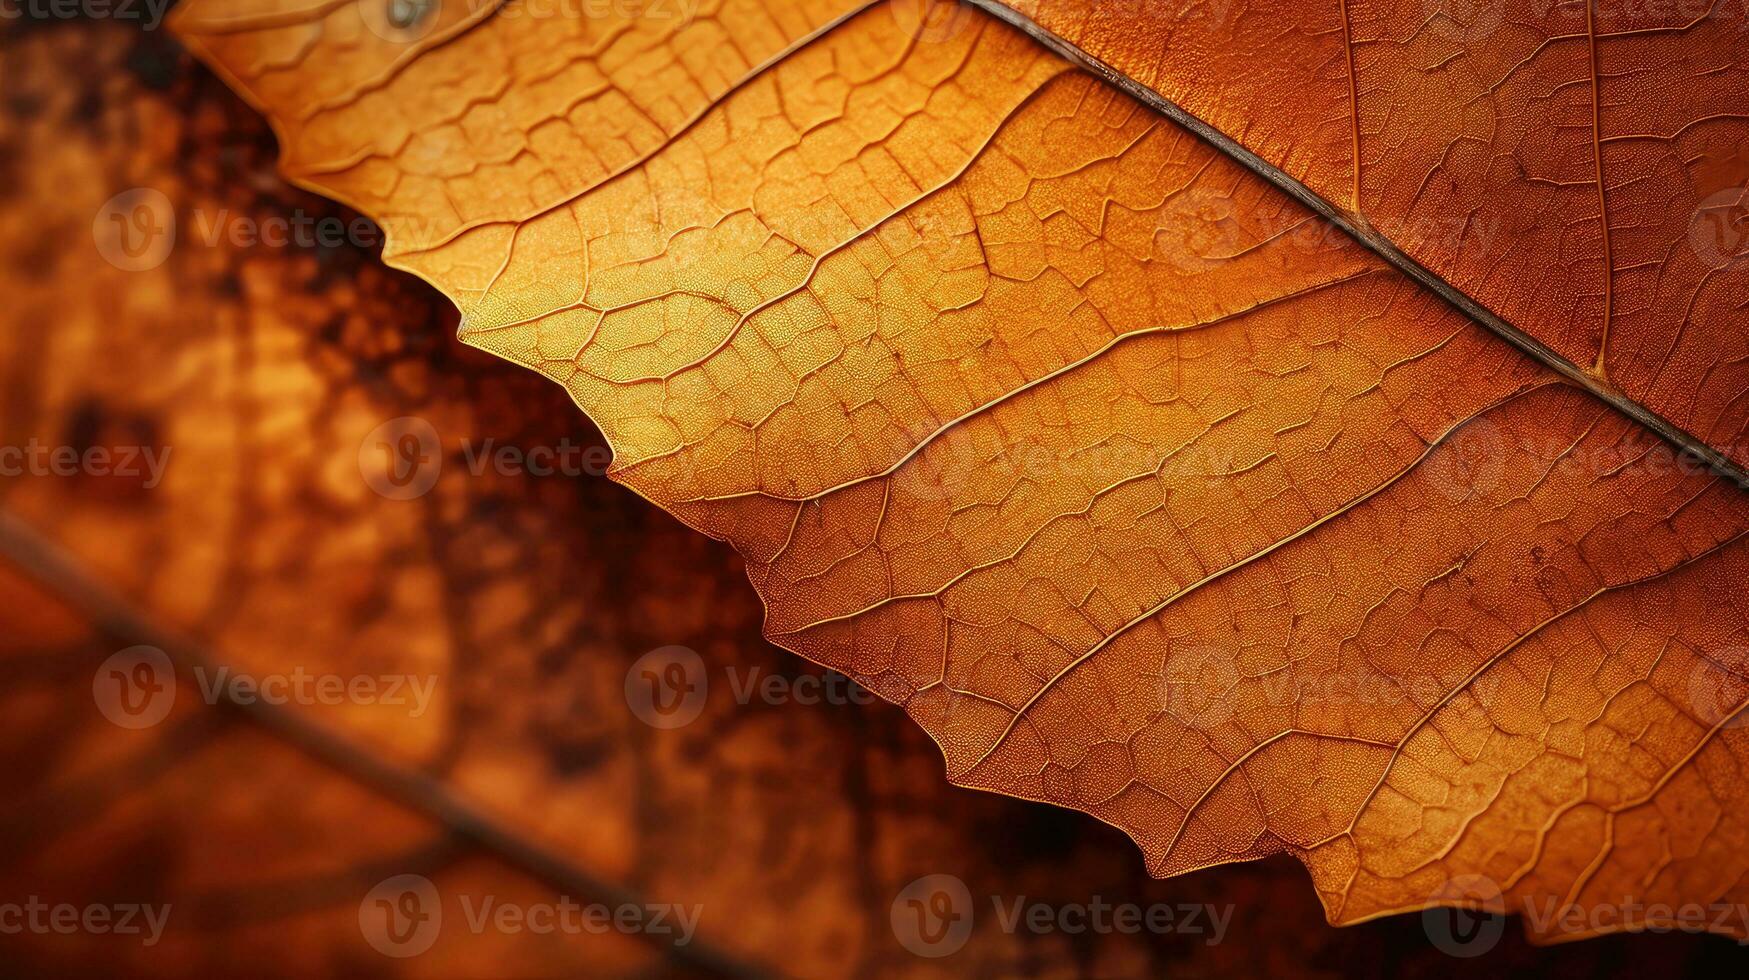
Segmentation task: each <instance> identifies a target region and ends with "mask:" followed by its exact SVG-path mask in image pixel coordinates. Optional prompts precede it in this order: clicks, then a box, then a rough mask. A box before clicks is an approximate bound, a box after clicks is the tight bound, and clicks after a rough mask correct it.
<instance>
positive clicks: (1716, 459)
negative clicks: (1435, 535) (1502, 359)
mask: <svg viewBox="0 0 1749 980" xmlns="http://www.w3.org/2000/svg"><path fill="white" fill-rule="evenodd" d="M965 2H966V3H969V4H971V5H972V6H975V7H977V8H978V9H979V10H981V11H983V12H984V13H986V14H989V15H990V16H992V17H995V18H997V19H998V20H1000V21H1002V22H1003V23H1005V24H1008V25H1010V26H1012V27H1014V28H1015V29H1017V30H1019V31H1021V32H1022V33H1024V34H1026V35H1027V36H1028V37H1030V38H1032V39H1033V40H1034V41H1037V42H1038V43H1040V44H1042V45H1044V46H1045V47H1047V48H1049V49H1050V50H1051V51H1053V52H1054V53H1056V54H1057V55H1059V56H1061V57H1063V58H1067V59H1068V60H1069V61H1071V62H1073V63H1074V64H1076V65H1078V66H1080V67H1081V68H1083V69H1085V70H1086V71H1088V72H1091V73H1092V74H1093V75H1094V76H1096V77H1097V78H1099V79H1100V80H1101V81H1104V82H1105V83H1107V84H1109V85H1112V86H1114V87H1115V88H1117V89H1119V90H1120V91H1122V92H1123V93H1124V94H1126V95H1128V96H1130V97H1131V98H1134V99H1136V100H1138V101H1140V102H1141V103H1142V104H1144V105H1146V106H1148V107H1149V108H1151V109H1153V110H1154V111H1156V112H1159V113H1161V114H1162V115H1164V116H1166V117H1167V118H1169V119H1171V120H1172V121H1173V122H1175V123H1177V124H1178V125H1180V126H1182V127H1184V128H1185V129H1187V130H1189V131H1191V132H1192V133H1194V134H1196V135H1197V137H1199V138H1200V139H1202V140H1203V141H1204V142H1205V143H1208V144H1209V145H1210V146H1212V147H1214V149H1215V150H1216V151H1217V152H1219V153H1221V154H1223V155H1225V156H1226V157H1228V158H1230V159H1231V160H1233V161H1234V162H1235V163H1237V164H1238V165H1239V166H1241V167H1244V168H1245V169H1247V170H1249V171H1251V172H1252V173H1254V174H1256V175H1257V176H1258V177H1261V178H1262V179H1263V180H1265V181H1268V182H1269V184H1270V185H1272V186H1274V187H1275V188H1277V189H1278V190H1280V191H1282V192H1283V193H1285V194H1287V195H1288V196H1289V197H1292V198H1293V199H1294V200H1296V201H1298V202H1299V203H1301V204H1303V205H1305V206H1306V207H1308V208H1310V209H1311V210H1312V211H1313V212H1315V213H1316V214H1318V215H1319V216H1320V217H1322V218H1324V219H1325V220H1327V221H1329V222H1330V223H1331V224H1333V225H1335V226H1336V227H1338V228H1340V229H1341V230H1342V231H1343V233H1345V234H1347V235H1348V236H1349V237H1350V238H1353V239H1354V240H1355V241H1357V242H1359V243H1360V244H1361V245H1363V246H1365V247H1366V248H1367V249H1368V250H1369V251H1371V252H1372V253H1373V254H1375V255H1377V256H1378V257H1379V258H1381V259H1383V260H1384V261H1385V262H1388V263H1390V265H1391V266H1393V267H1394V268H1396V269H1397V270H1398V271H1400V272H1402V273H1403V274H1404V275H1406V276H1408V277H1409V278H1410V279H1412V280H1414V281H1415V282H1416V283H1417V284H1418V285H1420V286H1422V287H1424V288H1426V289H1427V290H1429V291H1431V292H1432V293H1434V294H1435V295H1437V296H1439V297H1440V298H1441V299H1443V300H1445V301H1446V302H1447V303H1450V304H1451V305H1452V306H1454V307H1456V308H1457V309H1458V310H1459V311H1460V312H1462V313H1463V314H1464V315H1465V316H1468V317H1469V318H1470V319H1472V320H1474V321H1476V322H1477V323H1479V324H1481V325H1482V326H1484V327H1486V328H1487V329H1488V330H1490V331H1492V332H1493V333H1495V334H1497V335H1498V336H1500V337H1501V338H1502V339H1504V340H1505V341H1506V342H1507V343H1509V344H1511V345H1512V346H1513V347H1515V348H1517V349H1518V350H1520V351H1522V352H1523V353H1524V354H1526V355H1527V356H1529V357H1531V358H1533V359H1534V360H1536V361H1537V362H1539V363H1541V364H1543V365H1544V366H1546V367H1548V368H1549V369H1550V370H1552V371H1555V372H1556V373H1558V374H1560V375H1561V376H1563V377H1565V378H1567V379H1568V380H1569V381H1571V382H1573V383H1574V384H1575V385H1577V386H1579V387H1580V388H1583V389H1584V390H1585V391H1587V392H1589V393H1591V394H1592V395H1593V396H1595V397H1597V398H1599V399H1601V400H1602V401H1603V402H1604V403H1606V404H1608V405H1609V406H1611V407H1612V408H1614V409H1616V410H1617V411H1619V412H1621V413H1622V414H1624V415H1626V416H1627V417H1629V418H1631V419H1633V420H1634V421H1635V422H1638V423H1639V424H1641V425H1643V426H1645V427H1646V428H1648V429H1650V430H1652V431H1653V432H1655V433H1657V434H1658V435H1659V436H1660V437H1661V438H1663V439H1664V440H1666V441H1667V442H1669V443H1671V444H1672V445H1674V446H1675V447H1676V448H1678V449H1680V450H1682V451H1683V452H1685V453H1688V454H1689V455H1691V456H1694V457H1696V458H1698V459H1700V460H1703V461H1704V462H1705V463H1706V464H1707V465H1708V466H1709V467H1711V468H1712V470H1713V471H1714V472H1715V473H1717V474H1718V475H1719V476H1722V477H1724V478H1726V479H1728V480H1731V481H1732V482H1734V483H1736V484H1737V485H1738V486H1739V487H1742V488H1744V489H1745V490H1749V470H1745V469H1744V468H1743V467H1742V466H1740V465H1739V464H1737V463H1736V462H1735V461H1733V460H1732V459H1731V458H1730V457H1728V456H1726V455H1725V454H1724V453H1722V452H1720V451H1718V450H1717V449H1715V448H1713V447H1712V446H1711V445H1709V444H1708V443H1707V442H1706V441H1705V440H1703V439H1701V438H1699V437H1697V436H1695V435H1694V434H1692V433H1690V432H1689V431H1687V430H1686V429H1683V428H1682V427H1681V426H1678V425H1677V424H1676V423H1674V422H1671V421H1670V420H1669V419H1667V418H1665V417H1664V416H1662V415H1660V414H1658V413H1657V412H1655V411H1653V410H1652V409H1651V408H1648V407H1647V406H1646V405H1644V404H1642V403H1640V402H1639V401H1637V400H1635V399H1634V398H1632V397H1631V396H1629V395H1627V394H1626V393H1624V392H1623V391H1622V390H1621V389H1620V388H1617V387H1616V386H1614V385H1612V384H1610V383H1609V382H1608V381H1605V380H1604V379H1602V378H1600V377H1598V376H1597V375H1595V374H1593V373H1592V372H1590V371H1587V370H1586V369H1584V368H1582V367H1580V366H1579V365H1577V364H1575V363H1573V362H1572V361H1570V360H1568V359H1567V358H1565V357H1563V356H1561V355H1560V354H1558V353H1556V352H1555V350H1554V349H1553V348H1551V347H1549V346H1548V345H1547V344H1545V343H1543V342H1542V341H1540V340H1538V339H1537V338H1536V337H1534V336H1532V335H1531V334H1530V333H1528V332H1526V331H1525V330H1523V329H1522V328H1520V327H1518V326H1515V325H1514V324H1512V323H1511V322H1509V321H1508V320H1506V319H1505V318H1504V317H1502V316H1500V315H1499V314H1498V313H1495V312H1494V311H1493V310H1491V309H1489V308H1488V307H1486V306H1484V305H1483V304H1482V303H1481V302H1479V301H1478V300H1476V299H1475V298H1474V297H1472V296H1470V295H1469V294H1468V293H1466V292H1464V291H1463V290H1462V289H1459V288H1458V287H1457V286H1455V285H1453V284H1452V283H1451V282H1450V281H1448V280H1447V279H1446V278H1445V277H1443V276H1441V275H1439V274H1438V273H1436V272H1434V271H1433V270H1431V269H1429V268H1427V267H1426V266H1425V265H1422V264H1421V263H1420V262H1418V261H1416V260H1415V259H1414V258H1413V257H1411V256H1410V255H1409V254H1408V253H1407V252H1405V251H1404V250H1403V249H1402V248H1400V247H1398V245H1397V244H1396V243H1395V242H1393V241H1391V240H1390V239H1389V238H1388V237H1386V236H1385V235H1383V234H1380V233H1379V232H1378V231H1376V230H1374V229H1372V228H1371V227H1369V226H1368V225H1367V224H1366V223H1365V222H1364V221H1361V220H1357V216H1356V215H1354V214H1352V213H1350V212H1348V211H1346V210H1344V209H1342V208H1340V207H1337V206H1336V205H1335V204H1334V203H1332V202H1330V201H1329V200H1327V199H1325V198H1324V197H1323V196H1322V195H1320V194H1319V193H1317V192H1316V191H1314V190H1312V189H1311V188H1310V187H1308V186H1307V185H1306V184H1305V183H1303V182H1302V181H1300V180H1299V179H1298V178H1296V177H1294V176H1292V175H1291V174H1289V173H1287V172H1286V171H1284V170H1282V169H1281V168H1280V167H1277V166H1276V165H1275V164H1273V163H1270V162H1269V161H1268V160H1265V159H1264V158H1263V157H1261V156H1258V155H1257V154H1256V153H1254V152H1252V151H1251V150H1250V149H1249V148H1247V147H1246V146H1245V145H1244V144H1243V143H1240V142H1239V141H1238V140H1236V139H1234V138H1232V137H1231V136H1228V135H1227V134H1226V133H1224V132H1222V131H1221V130H1219V129H1216V128H1215V127H1214V126H1211V125H1209V124H1208V123H1207V122H1204V121H1203V120H1202V119H1200V118H1198V117H1197V116H1196V115H1194V114H1193V113H1191V112H1190V111H1189V110H1187V109H1185V108H1184V107H1183V106H1181V105H1179V104H1178V103H1176V102H1173V101H1172V100H1171V99H1168V98H1166V97H1165V96H1163V95H1161V94H1160V93H1159V92H1156V91H1155V90H1153V89H1152V88H1149V87H1148V86H1146V85H1144V84H1142V83H1141V82H1139V81H1136V80H1135V79H1134V78H1131V77H1130V76H1129V75H1127V74H1125V73H1124V72H1123V71H1120V70H1119V69H1117V68H1115V67H1113V66H1112V65H1110V64H1107V63H1106V62H1104V61H1102V60H1101V59H1099V58H1097V57H1095V56H1094V55H1092V54H1090V53H1088V52H1087V51H1085V50H1083V49H1082V48H1081V47H1079V46H1078V45H1076V44H1074V43H1073V42H1071V41H1069V40H1067V39H1065V38H1063V37H1062V36H1060V35H1058V34H1056V33H1055V32H1053V31H1051V30H1050V29H1049V28H1046V27H1044V26H1043V25H1041V24H1039V23H1038V22H1037V21H1035V20H1033V19H1032V18H1030V17H1028V16H1026V15H1025V14H1022V13H1020V12H1019V11H1017V10H1015V9H1013V8H1012V7H1009V6H1007V5H1006V4H1004V3H1003V2H1002V0H965Z"/></svg>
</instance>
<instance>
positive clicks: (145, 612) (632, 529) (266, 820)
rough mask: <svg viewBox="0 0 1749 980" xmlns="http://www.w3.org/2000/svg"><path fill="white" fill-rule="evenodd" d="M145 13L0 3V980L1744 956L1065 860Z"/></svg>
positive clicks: (1101, 833) (1105, 855)
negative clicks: (292, 183) (840, 663)
mask: <svg viewBox="0 0 1749 980" xmlns="http://www.w3.org/2000/svg"><path fill="white" fill-rule="evenodd" d="M130 3H133V4H134V5H133V6H131V7H130V6H129V4H130ZM161 16H162V9H161V8H157V7H155V6H154V5H153V4H147V3H145V2H144V0H137V2H136V0H114V2H113V3H112V2H108V0H103V2H97V0H85V2H77V3H76V2H70V0H69V2H61V0H0V72H3V73H4V81H3V84H0V318H3V319H4V324H5V325H4V329H3V330H0V590H3V592H0V676H3V678H4V682H3V683H0V711H3V712H4V717H5V718H6V719H7V720H8V726H7V731H8V737H6V738H5V739H4V741H3V742H0V970H4V972H5V973H6V974H7V975H21V976H22V975H33V976H34V975H69V974H70V975H85V974H97V973H102V974H106V975H130V976H131V975H142V976H180V975H189V974H197V973H199V974H205V973H211V972H214V971H227V972H237V973H243V974H247V975H302V974H309V973H323V974H336V973H338V974H345V975H407V976H425V977H485V976H516V977H546V976H578V975H583V976H621V975H659V976H669V975H676V974H681V975H706V976H709V975H797V976H810V977H812V976H866V977H885V976H911V975H917V976H929V975H967V974H971V975H1016V976H1018V975H1028V976H1099V977H1132V976H1133V977H1141V976H1161V975H1170V976H1176V977H1204V976H1210V977H1213V976H1229V975H1274V976H1293V977H1299V976H1332V977H1334V976H1385V975H1394V974H1398V973H1415V974H1457V973H1459V972H1463V971H1469V970H1471V969H1474V968H1476V967H1478V966H1479V967H1482V968H1484V969H1488V970H1512V971H1520V970H1525V971H1532V970H1534V971H1536V972H1538V973H1546V974H1549V975H1555V976H1611V975H1634V974H1640V973H1642V972H1646V971H1650V970H1653V969H1656V970H1658V971H1660V972H1664V973H1676V972H1691V971H1692V972H1696V973H1698V972H1701V971H1703V970H1708V969H1716V968H1718V967H1721V966H1723V965H1726V964H1728V963H1731V962H1733V958H1740V957H1741V952H1740V949H1739V947H1737V946H1735V945H1734V944H1733V943H1731V942H1730V941H1729V940H1726V939H1722V938H1717V937H1709V936H1695V935H1665V936H1637V937H1628V936H1616V937H1611V938H1607V939H1602V940H1595V941H1589V942H1583V943H1577V944H1572V945H1568V946H1561V947H1554V948H1546V949H1545V948H1535V947H1531V946H1529V945H1528V944H1526V943H1525V941H1524V940H1523V938H1522V936H1521V935H1520V932H1519V929H1518V926H1517V924H1516V923H1508V924H1505V928H1504V929H1500V928H1498V926H1499V925H1500V924H1499V923H1493V922H1487V921H1482V922H1476V921H1465V920H1464V919H1463V917H1461V916H1453V915H1452V914H1451V913H1443V912H1441V913H1435V914H1432V915H1429V916H1402V917H1397V918H1394V919H1390V920H1385V921H1378V922H1373V923H1368V924H1364V925H1360V926H1357V927H1353V928H1346V929H1334V928H1331V927H1329V926H1327V925H1325V923H1324V921H1323V915H1322V912H1321V910H1320V908H1319V906H1318V902H1317V900H1316V897H1315V895H1314V894H1313V891H1312V889H1311V886H1310V883H1309V881H1308V880H1307V878H1306V876H1305V875H1304V873H1303V872H1302V871H1301V870H1300V868H1299V866H1298V865H1297V864H1296V863H1294V862H1293V861H1291V860H1288V859H1285V858H1283V859H1279V860H1272V861H1268V862H1263V863H1260V864H1248V865H1236V866H1229V867H1225V868H1220V869H1215V870H1212V871H1208V872H1203V873H1199V874H1195V875H1191V876H1188V877H1183V878H1178V879H1174V880H1170V881H1155V880H1152V879H1150V878H1149V877H1148V876H1147V875H1146V873H1145V872H1144V870H1143V867H1142V861H1141V859H1140V856H1139V854H1138V853H1137V852H1136V851H1135V849H1134V847H1133V845H1131V844H1130V843H1129V841H1128V840H1127V839H1126V838H1125V837H1124V836H1123V835H1122V834H1120V833H1119V832H1117V831H1116V830H1113V829H1111V828H1109V827H1106V826H1104V825H1102V824H1099V823H1097V822H1096V821H1094V820H1092V819H1090V818H1086V817H1083V816H1080V815H1076V814H1070V813H1068V812H1065V811H1059V810H1056V809H1053V808H1050V807H1047V806H1043V805H1039V804H1031V803H1024V802H1020V801H1016V800H1010V799H1004V798H998V797H994V796H990V795H986V794H981V793H976V792H972V791H968V790H962V789H956V788H953V787H950V786H949V785H948V784H947V782H946V779H945V778H944V776H943V771H942V763H941V759H940V756H939V754H938V752H937V750H936V749H935V747H934V746H933V745H932V744H931V743H930V742H929V741H928V739H927V738H925V737H924V736H923V735H922V734H921V732H919V731H917V730H916V729H915V728H914V727H913V726H912V725H911V724H910V723H909V722H908V721H907V720H906V719H905V717H904V716H903V714H902V713H901V712H899V711H898V710H897V709H895V708H892V707H890V706H889V705H886V704H884V703H881V702H878V701H874V700H873V699H871V698H870V697H868V696H867V695H866V694H865V693H864V692H861V691H859V690H857V689H855V688H854V687H853V686H851V685H850V684H849V683H848V682H847V681H846V680H844V679H843V678H837V677H828V676H824V675H822V674H821V673H820V672H818V671H817V670H816V669H815V668H813V667H812V666H810V665H808V664H805V663H803V662H802V661H800V660H799V659H798V658H795V657H792V656H790V655H788V654H785V653H783V652H781V651H778V650H776V649H774V648H772V647H770V646H769V645H767V644H766V643H765V642H764V641H763V640H762V639H761V638H760V635H759V617H760V609H759V605H758V601H757V599H756V598H755V597H754V595H753V592H752V590H751V589H750V588H749V587H748V586H747V583H746V581H745V579H744V578H743V575H742V571H741V569H740V566H739V563H738V560H737V559H736V558H735V556H734V555H733V553H732V552H731V551H729V549H728V548H727V547H726V546H722V545H719V544H717V543H715V542H711V541H708V540H706V539H704V538H702V537H701V536H699V535H697V534H695V533H693V532H691V531H688V530H686V529H684V528H682V527H681V526H680V525H679V524H678V523H676V522H675V521H673V520H672V519H670V518H668V517H667V516H665V515H664V514H662V513H661V512H659V511H658V510H656V509H655V508H654V507H653V506H650V505H648V504H646V503H644V502H643V501H641V500H640V499H638V498H637V497H635V496H634V495H633V494H632V493H630V492H629V491H627V490H625V489H623V488H621V487H619V486H616V485H614V484H613V483H611V482H609V481H608V480H606V479H604V478H602V477H601V476H600V471H601V468H602V464H603V463H604V462H605V459H606V454H605V451H604V448H603V446H602V444H601V440H600V437H599V435H598V434H597V433H596V432H595V431H594V430H593V429H592V428H591V427H590V425H589V423H588V422H587V421H586V420H585V419H584V417H583V416H582V415H581V414H580V413H579V412H577V411H576V410H575V409H574V408H573V407H572V406H571V404H570V403H569V400H568V399H567V397H566V396H565V394H564V392H563V391H562V390H561V389H560V388H558V387H557V386H555V385H552V384H550V383H548V382H546V381H544V380H542V379H540V378H539V377H537V376H535V375H533V374H531V373H529V372H526V371H524V370H522V369H520V368H516V367H513V366H511V365H509V364H506V363H504V362H502V361H498V360H495V359H492V358H489V357H487V356H486V355H483V354H480V353H478V352H475V351H471V350H468V349H465V348H463V347H462V346H461V345H459V344H458V343H456V342H455V341H454V340H453V332H454V329H455V325H456V324H455V313H454V310H453V309H451V308H450V307H449V306H448V304H447V303H446V302H444V301H443V300H442V298H441V297H439V296H438V295H437V294H436V293H435V292H434V291H433V290H431V289H429V288H428V287H426V286H424V285H423V284H421V283H419V282H417V281H416V280H414V279H412V278H410V277H408V276H404V275H401V274H399V273H394V272H390V271H388V270H386V269H384V268H383V267H381V266H380V265H379V264H378V262H377V259H376V251H377V248H378V246H379V245H380V241H379V239H380V235H377V234H376V233H375V229H374V227H372V226H370V225H369V224H368V222H363V221H361V220H359V219H358V218H357V216H356V215H354V214H351V213H349V212H347V211H345V210H344V209H342V208H340V207H338V206H336V205H334V204H332V203H330V202H328V201H325V200H323V199H320V198H317V197H314V196H312V195H309V194H306V193H303V192H301V191H298V190H295V189H293V188H291V187H288V186H287V185H286V184H284V183H283V182H282V181H281V180H280V179H279V178H278V177H277V176H276V175H275V171H274V157H275V153H276V149H275V145H274V140H273V137H272V135H271V133H270V132H269V130H268V128H267V126H266V125H265V123H263V122H262V121H261V120H260V119H259V118H258V117H257V116H256V115H255V114H254V113H253V112H252V111H251V110H250V109H249V108H248V107H247V106H245V105H244V104H242V103H241V102H240V101H239V100H238V99H237V98H236V97H235V96H233V95H232V94H231V93H230V92H228V91H227V90H226V89H225V87H224V86H223V85H222V84H221V83H220V82H219V81H218V80H217V79H216V78H214V77H213V76H211V75H210V74H209V73H208V72H206V71H205V70H204V69H203V68H201V67H199V66H198V65H196V64H195V63H194V62H193V61H192V60H191V59H190V58H189V57H188V56H187V55H186V54H184V53H183V52H182V51H181V50H180V49H179V48H178V47H177V45H176V42H175V41H174V40H173V39H172V38H171V37H170V36H169V34H168V32H167V31H165V30H163V29H162V25H161V23H160V22H159V21H160V20H161ZM1117 909H1128V910H1132V911H1133V913H1134V914H1135V915H1136V916H1137V918H1132V919H1126V918H1125V917H1124V915H1123V914H1121V913H1119V912H1117V911H1115V910H1117ZM1162 909H1163V910H1165V911H1163V912H1162V911H1161V910H1162ZM1150 915H1152V916H1154V918H1153V919H1148V918H1147V916H1150ZM1167 920H1170V921H1169V922H1168V921H1167ZM1125 922H1129V923H1130V924H1131V925H1135V924H1136V923H1137V922H1152V923H1153V926H1152V927H1139V928H1132V929H1125V928H1122V925H1123V924H1124V923H1125ZM1161 923H1167V924H1166V925H1165V926H1164V927H1161ZM1453 954H1462V955H1453ZM1735 962H1737V963H1740V962H1741V960H1740V959H1736V960H1735Z"/></svg>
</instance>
